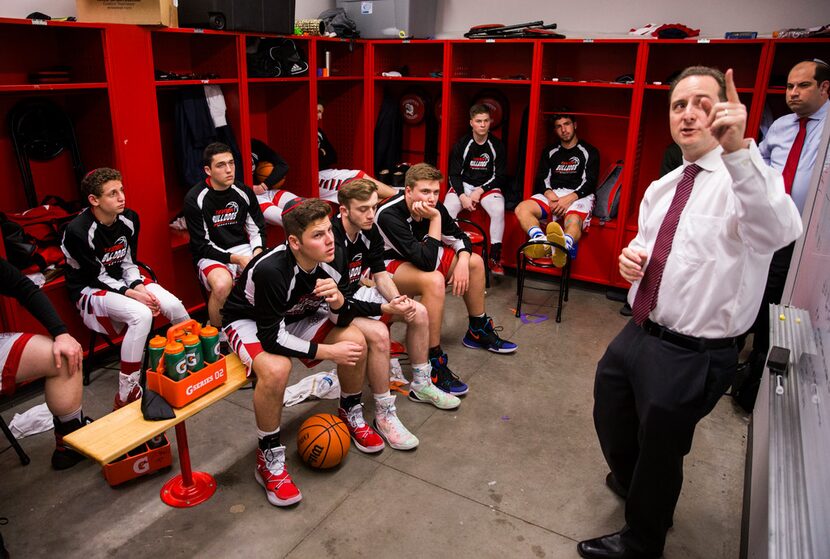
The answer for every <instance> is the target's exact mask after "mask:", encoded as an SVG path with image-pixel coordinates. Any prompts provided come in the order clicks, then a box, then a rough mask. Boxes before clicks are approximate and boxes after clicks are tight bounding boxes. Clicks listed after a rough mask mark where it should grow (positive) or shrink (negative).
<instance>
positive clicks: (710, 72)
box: [669, 66, 726, 103]
mask: <svg viewBox="0 0 830 559" xmlns="http://www.w3.org/2000/svg"><path fill="white" fill-rule="evenodd" d="M691 76H709V77H710V78H714V80H715V81H716V82H718V99H719V100H721V101H726V77H724V75H723V72H721V71H720V70H718V69H717V68H711V67H709V66H689V67H688V68H686V69H685V70H683V71H682V72H680V74H678V76H677V77H676V78H674V80H673V81H672V82H671V85H670V86H669V103H671V96H672V94H673V93H674V89H675V88H676V87H677V84H679V83H680V82H681V81H683V80H685V79H686V78H689V77H691Z"/></svg>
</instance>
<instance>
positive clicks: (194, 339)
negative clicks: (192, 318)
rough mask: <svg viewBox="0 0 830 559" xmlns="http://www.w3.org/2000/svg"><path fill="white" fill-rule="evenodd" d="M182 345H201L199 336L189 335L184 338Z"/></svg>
mask: <svg viewBox="0 0 830 559" xmlns="http://www.w3.org/2000/svg"><path fill="white" fill-rule="evenodd" d="M182 343H183V344H184V345H195V344H198V343H199V336H197V335H196V334H188V335H187V336H185V337H184V338H182Z"/></svg>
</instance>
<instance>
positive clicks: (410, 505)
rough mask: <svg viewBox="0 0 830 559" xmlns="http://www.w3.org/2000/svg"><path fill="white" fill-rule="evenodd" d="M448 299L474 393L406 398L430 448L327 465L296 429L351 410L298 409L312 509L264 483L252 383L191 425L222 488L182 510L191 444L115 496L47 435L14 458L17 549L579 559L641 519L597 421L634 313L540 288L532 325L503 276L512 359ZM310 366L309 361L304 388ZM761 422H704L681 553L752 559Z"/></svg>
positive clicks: (594, 298)
mask: <svg viewBox="0 0 830 559" xmlns="http://www.w3.org/2000/svg"><path fill="white" fill-rule="evenodd" d="M531 283H532V284H535V285H544V284H542V283H540V282H538V281H536V282H532V281H531V282H529V283H528V285H530V284H531ZM448 301H449V302H448V307H447V312H446V316H445V327H444V338H443V345H444V347H445V349H446V350H447V352H448V353H449V356H450V365H451V367H452V368H453V369H454V370H455V371H456V373H458V374H459V375H460V376H461V378H462V379H464V380H465V381H467V382H468V383H469V385H470V394H469V395H468V396H467V397H466V398H465V399H464V403H463V404H462V406H461V408H459V409H458V410H456V411H451V412H446V411H440V410H437V409H435V408H433V407H432V406H425V405H420V404H415V403H413V402H409V401H407V400H405V399H403V398H399V400H398V404H399V405H398V408H399V415H400V417H401V418H402V419H403V420H404V422H405V423H406V424H407V425H408V426H409V428H410V429H411V430H412V431H413V432H414V433H415V434H416V435H417V436H418V437H419V438H420V440H421V445H420V447H419V448H418V449H417V450H415V451H412V452H398V451H394V450H391V449H389V448H387V449H386V450H384V451H383V452H382V453H380V454H379V455H374V456H367V455H364V454H362V453H360V452H359V451H357V450H356V449H355V448H354V447H352V449H351V451H350V453H349V456H348V457H347V459H346V460H345V461H344V463H343V464H342V465H341V466H340V467H339V468H337V469H335V470H334V471H328V472H318V471H313V470H311V469H309V468H308V467H306V466H304V465H303V464H302V463H301V462H300V460H299V457H298V456H297V453H296V450H295V449H296V447H295V444H294V443H295V440H296V431H297V429H298V427H299V425H300V423H301V422H302V420H303V419H304V418H306V417H308V416H309V415H311V414H313V413H318V412H330V413H336V411H335V410H336V402H335V401H334V400H325V401H317V402H312V403H304V404H300V405H298V406H296V407H292V408H287V409H286V410H285V414H284V422H283V440H284V441H286V443H287V446H288V449H289V455H288V456H289V466H290V471H291V473H292V475H293V477H294V480H295V481H296V483H297V484H298V486H299V487H300V489H301V490H302V492H303V496H304V499H303V501H302V502H301V503H300V504H299V505H297V506H296V507H294V508H289V509H278V508H275V507H272V506H271V505H269V504H268V502H267V501H266V500H265V496H264V495H263V491H262V489H261V488H260V486H259V485H258V484H257V483H256V482H255V481H254V479H253V465H254V448H255V444H256V440H255V432H254V422H253V413H252V411H251V410H252V405H251V391H250V390H243V391H239V392H237V393H236V394H234V395H232V396H231V397H229V398H227V399H226V400H224V401H222V402H219V403H217V404H216V405H214V406H212V407H211V408H209V409H207V410H206V411H204V412H202V413H201V414H199V415H198V416H196V417H194V418H193V419H192V420H189V421H188V434H189V441H190V450H191V456H192V459H193V465H194V468H195V469H198V470H203V471H206V472H210V473H212V474H213V475H214V476H215V477H216V479H217V481H218V484H219V487H218V491H217V492H216V494H215V495H214V496H213V498H211V499H210V500H209V501H208V502H206V503H203V504H201V505H199V506H197V507H195V508H191V509H184V510H179V509H173V508H170V507H168V506H166V505H165V504H163V503H162V502H161V501H160V500H159V489H160V488H161V486H162V484H163V483H164V482H165V481H166V480H167V479H168V478H169V477H170V476H171V475H173V474H175V473H177V472H178V463H177V460H176V459H175V456H176V455H175V452H174V466H173V468H172V469H171V470H169V471H163V472H160V473H157V474H155V475H152V476H149V477H146V478H143V479H140V480H137V481H133V482H130V483H128V484H126V485H124V486H121V487H118V488H110V487H109V486H108V485H107V484H106V482H105V481H104V479H103V477H102V476H101V474H100V467H99V466H98V465H96V464H93V463H91V462H83V463H81V464H79V465H78V466H76V467H74V468H73V469H71V470H67V471H64V472H54V471H52V470H51V469H50V465H49V456H50V453H51V451H52V447H53V437H52V433H51V432H50V433H44V434H41V435H37V436H34V437H30V438H27V439H24V440H23V445H24V447H25V448H26V450H27V452H28V453H29V454H30V456H31V457H32V463H31V464H30V465H29V466H26V467H22V466H21V465H20V463H19V462H18V460H17V456H16V455H15V454H14V451H13V450H11V449H6V450H3V451H0V517H7V518H8V525H5V526H0V530H2V533H3V536H4V537H5V539H6V545H7V547H8V548H9V550H10V552H11V554H12V557H43V556H47V555H50V556H60V557H66V558H71V557H83V558H85V559H89V558H93V557H145V558H146V557H152V556H159V555H162V554H163V555H165V556H177V557H179V556H181V557H193V556H199V557H291V558H300V557H315V558H316V557H339V558H347V557H375V558H378V557H450V556H454V557H456V558H461V557H463V558H466V557H476V558H479V557H499V558H503V557H511V558H512V557H531V558H535V557H549V558H560V557H561V558H571V557H577V554H576V542H577V541H579V540H580V539H584V538H588V537H594V536H598V535H601V534H605V533H609V532H613V531H615V530H617V529H619V528H620V527H621V526H622V524H623V503H622V501H620V500H619V499H618V498H617V497H615V496H614V495H613V494H612V493H611V492H610V491H609V490H608V489H607V488H606V487H605V485H604V478H605V474H606V472H607V468H606V466H605V463H604V461H603V458H602V455H601V453H600V450H599V446H598V444H597V440H596V435H595V433H594V427H593V422H592V419H591V407H592V403H593V399H592V386H593V378H594V370H595V366H596V362H597V360H598V359H599V357H600V356H601V355H602V353H603V351H604V349H605V347H606V345H607V344H608V342H609V341H610V340H611V339H612V338H613V336H614V335H616V333H617V332H618V331H619V329H620V328H621V327H622V326H623V324H624V323H625V321H626V320H627V319H626V318H624V317H622V316H620V315H619V313H618V310H619V308H620V303H616V302H613V301H609V300H607V299H606V298H605V296H604V290H601V289H598V290H594V289H592V288H589V287H585V286H578V287H574V288H572V290H571V296H570V302H569V303H567V304H566V307H565V310H564V313H563V321H562V323H561V324H556V322H555V321H554V320H553V316H554V310H553V308H552V305H553V304H555V294H554V293H551V292H547V291H538V290H527V291H526V295H525V303H524V308H523V310H524V311H525V312H526V313H536V314H540V315H546V316H549V317H550V319H549V320H545V321H542V322H539V323H536V324H533V323H528V324H525V323H523V322H522V321H520V320H519V319H516V318H514V317H513V315H512V308H513V307H514V306H515V280H514V279H513V278H505V279H502V281H501V282H499V284H498V285H495V286H494V287H493V288H492V289H491V290H490V293H489V294H488V300H487V310H488V313H489V314H491V315H492V316H493V317H494V319H495V321H496V324H498V325H502V326H503V327H504V332H503V335H504V337H506V338H508V339H511V340H513V341H515V342H517V343H518V344H519V345H520V349H519V351H518V352H517V353H516V354H515V355H507V356H503V355H494V354H490V353H487V352H483V351H475V350H470V349H466V348H464V347H463V346H462V345H461V343H460V338H461V336H462V335H463V329H464V327H465V326H466V316H465V315H466V313H465V311H464V307H463V304H462V302H461V301H460V300H459V299H456V298H453V297H448ZM396 328H397V327H396ZM394 333H395V334H396V336H395V337H398V338H400V334H401V331H400V330H397V329H396V330H394ZM306 373H307V370H306V369H304V368H303V367H302V366H300V365H298V366H297V367H295V371H294V375H295V376H296V378H300V376H301V375H304V374H306ZM93 378H94V379H95V380H94V382H93V383H92V385H91V386H89V387H88V388H87V390H86V394H85V410H86V412H87V413H88V414H89V415H90V416H92V417H100V416H101V415H103V414H105V413H106V412H107V411H108V410H109V409H110V406H111V405H112V398H113V394H114V392H115V386H116V373H115V371H114V370H111V369H110V370H108V369H101V370H99V371H98V372H97V373H95V375H94V377H93ZM367 393H368V390H367ZM370 400H371V398H366V401H367V402H369V401H370ZM35 403H38V401H37V400H31V401H29V402H26V403H25V404H23V405H22V406H20V410H23V409H27V408H28V407H30V406H31V405H34V404H35ZM369 407H371V406H369ZM5 416H6V419H7V421H8V420H10V419H11V416H12V412H6V414H5ZM370 417H371V411H369V410H367V418H370ZM747 422H748V420H747V417H746V416H745V415H743V414H742V413H740V412H739V411H736V409H735V408H734V407H733V405H732V403H731V402H730V401H729V399H728V398H724V399H722V400H721V402H720V403H719V404H718V406H717V408H716V409H715V411H714V412H713V413H712V414H711V415H710V416H709V417H707V418H706V419H705V420H704V421H703V422H702V423H701V424H700V426H699V427H698V430H697V436H696V438H695V442H694V447H693V449H692V453H691V455H690V456H689V457H688V459H687V461H686V468H685V471H686V480H685V484H684V486H683V493H682V495H681V497H680V502H679V504H678V508H677V512H676V514H675V523H674V524H675V526H674V528H673V529H672V530H671V531H670V532H669V538H668V544H667V547H666V552H665V556H666V557H667V558H670V559H680V558H705V559H718V558H730V559H731V558H734V557H737V556H738V548H739V541H740V521H741V499H742V488H743V473H744V452H745V445H746V430H747ZM170 434H171V435H172V433H170ZM0 444H5V441H0Z"/></svg>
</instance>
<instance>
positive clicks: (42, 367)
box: [0, 258, 89, 470]
mask: <svg viewBox="0 0 830 559" xmlns="http://www.w3.org/2000/svg"><path fill="white" fill-rule="evenodd" d="M0 294H2V295H7V296H10V297H14V298H15V299H17V300H18V301H19V302H20V304H21V305H23V307H24V308H25V309H26V310H27V311H29V312H30V313H31V314H32V316H34V317H35V318H36V319H37V321H38V322H40V324H41V325H42V326H43V327H44V328H45V329H46V331H47V332H49V336H43V335H40V334H24V333H20V332H0V370H2V374H0V395H3V396H6V395H11V394H14V391H15V387H16V384H19V383H23V382H27V381H32V380H35V379H38V378H43V379H45V382H44V392H45V394H46V407H48V408H49V411H50V412H52V421H53V423H54V425H55V450H54V452H52V467H53V468H54V469H56V470H65V469H66V468H71V467H72V466H74V465H75V464H77V463H78V462H79V461H81V460H83V456H81V455H80V454H78V453H77V452H75V451H74V450H70V449H68V448H66V446H64V444H63V437H64V435H68V434H69V433H71V432H72V431H75V430H76V429H79V428H80V427H82V426H83V425H84V424H86V423H87V421H89V420H87V419H86V418H85V417H84V414H83V411H81V400H82V397H83V387H82V384H81V383H82V381H83V375H82V374H81V367H82V359H83V350H82V349H81V344H79V343H78V342H77V341H76V340H75V338H73V337H72V336H70V335H69V333H68V332H67V329H66V326H65V325H64V323H63V321H62V320H61V319H60V317H59V316H58V313H57V312H56V311H55V308H54V307H53V306H52V303H51V302H50V301H49V298H48V297H46V295H44V294H43V292H41V291H40V289H38V288H37V286H36V285H35V284H34V283H32V282H31V280H29V278H27V277H26V276H24V275H23V274H22V273H20V270H18V269H17V268H15V267H14V266H12V265H11V264H9V263H8V262H7V261H6V260H4V259H2V258H0Z"/></svg>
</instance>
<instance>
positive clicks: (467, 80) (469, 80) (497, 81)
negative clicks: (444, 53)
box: [451, 78, 531, 85]
mask: <svg viewBox="0 0 830 559" xmlns="http://www.w3.org/2000/svg"><path fill="white" fill-rule="evenodd" d="M451 80H452V82H453V83H478V84H483V83H486V84H489V85H493V84H502V85H530V83H531V80H530V78H528V79H526V80H502V79H499V78H451Z"/></svg>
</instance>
